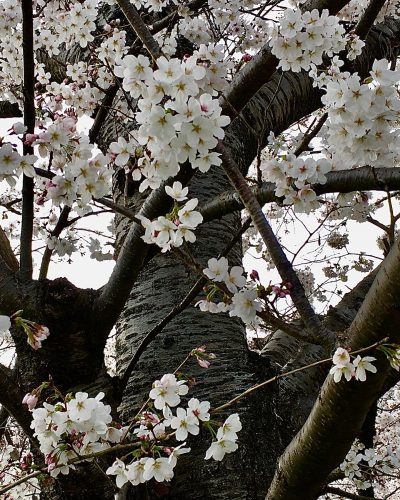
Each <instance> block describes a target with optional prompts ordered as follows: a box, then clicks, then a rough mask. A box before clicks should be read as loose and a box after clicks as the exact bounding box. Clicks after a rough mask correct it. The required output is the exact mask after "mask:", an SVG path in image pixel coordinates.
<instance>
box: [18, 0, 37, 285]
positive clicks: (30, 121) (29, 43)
mask: <svg viewBox="0 0 400 500" xmlns="http://www.w3.org/2000/svg"><path fill="white" fill-rule="evenodd" d="M22 32H23V35H22V37H23V38H22V47H23V57H24V84H23V90H24V124H25V125H26V127H27V133H29V134H33V133H34V129H35V88H34V85H35V62H34V53H33V6H32V1H31V0H22ZM23 153H24V155H28V154H33V148H32V146H27V145H25V144H24V146H23ZM33 186H34V181H33V179H32V178H31V177H27V176H26V175H24V176H23V181H22V221H21V239H20V242H21V244H20V248H21V258H20V272H21V278H22V279H23V280H29V279H31V278H32V270H33V264H32V235H33V218H34V211H33Z"/></svg>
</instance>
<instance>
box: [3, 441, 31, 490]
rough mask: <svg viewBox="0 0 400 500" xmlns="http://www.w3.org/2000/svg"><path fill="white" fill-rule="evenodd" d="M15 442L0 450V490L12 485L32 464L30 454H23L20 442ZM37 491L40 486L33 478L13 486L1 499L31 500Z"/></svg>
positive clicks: (22, 446)
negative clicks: (28, 499)
mask: <svg viewBox="0 0 400 500" xmlns="http://www.w3.org/2000/svg"><path fill="white" fill-rule="evenodd" d="M13 437H15V436H13ZM15 441H16V442H14V443H13V444H7V445H6V446H4V447H2V449H1V450H0V488H2V487H3V486H5V485H8V484H12V483H14V482H15V480H16V478H18V477H20V476H21V473H25V471H26V470H27V469H28V468H29V467H30V465H31V463H32V455H31V453H29V452H28V453H24V451H25V450H24V445H23V442H21V441H22V440H19V439H16V440H15ZM38 491H40V484H39V481H38V479H37V478H36V477H34V478H31V479H30V480H29V481H25V482H23V483H20V484H17V485H16V486H14V487H13V488H12V490H11V491H9V492H7V493H6V494H5V495H3V498H4V500H26V499H27V498H32V499H33V498H35V495H37V493H38Z"/></svg>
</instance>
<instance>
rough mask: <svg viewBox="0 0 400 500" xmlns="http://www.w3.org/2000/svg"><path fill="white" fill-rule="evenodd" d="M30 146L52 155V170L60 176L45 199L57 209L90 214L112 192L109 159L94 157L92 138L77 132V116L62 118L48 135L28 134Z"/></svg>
mask: <svg viewBox="0 0 400 500" xmlns="http://www.w3.org/2000/svg"><path fill="white" fill-rule="evenodd" d="M25 141H26V142H29V143H31V144H32V145H33V146H38V147H39V154H40V155H41V156H43V157H47V156H48V155H49V154H51V155H52V169H53V170H54V171H56V172H57V173H56V175H55V176H54V177H52V179H51V180H49V181H48V182H47V183H46V189H45V193H44V196H43V199H42V202H44V201H45V200H46V199H50V200H51V201H52V202H53V204H54V205H56V206H58V205H60V204H65V205H68V206H72V205H73V204H74V202H76V203H77V206H78V209H79V208H80V209H81V210H82V211H87V210H90V208H88V204H89V202H90V201H92V198H100V197H102V196H104V195H105V194H107V193H109V191H110V189H111V176H112V172H113V170H112V168H111V167H110V166H109V158H108V156H106V155H103V154H102V153H95V156H93V154H94V153H93V149H94V148H93V145H92V144H90V143H89V138H88V137H87V136H85V135H84V134H79V133H77V131H76V117H75V116H74V115H72V116H68V115H60V117H59V119H57V120H56V121H54V122H53V123H51V124H50V125H49V126H48V127H47V128H46V130H45V131H44V132H41V133H39V134H27V136H26V139H25Z"/></svg>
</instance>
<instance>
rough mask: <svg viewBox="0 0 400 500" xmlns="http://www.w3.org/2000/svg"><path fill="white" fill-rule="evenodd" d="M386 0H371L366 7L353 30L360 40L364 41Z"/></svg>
mask: <svg viewBox="0 0 400 500" xmlns="http://www.w3.org/2000/svg"><path fill="white" fill-rule="evenodd" d="M385 2H386V0H371V1H370V2H369V4H368V7H367V8H366V9H365V11H364V12H363V14H362V16H361V18H360V20H359V21H358V24H357V26H356V29H355V34H356V35H358V36H359V37H360V38H361V39H362V40H364V39H365V38H366V37H367V35H368V32H369V30H370V29H371V27H372V25H373V24H374V22H375V19H376V18H377V16H378V14H379V12H380V11H381V9H382V7H383V6H384V5H385Z"/></svg>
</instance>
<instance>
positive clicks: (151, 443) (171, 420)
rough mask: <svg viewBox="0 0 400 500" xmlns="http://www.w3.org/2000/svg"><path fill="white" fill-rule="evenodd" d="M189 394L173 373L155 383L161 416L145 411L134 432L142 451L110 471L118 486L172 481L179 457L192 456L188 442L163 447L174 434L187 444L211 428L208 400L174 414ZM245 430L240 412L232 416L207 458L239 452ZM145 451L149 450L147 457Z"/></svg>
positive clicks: (156, 404)
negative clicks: (201, 426)
mask: <svg viewBox="0 0 400 500" xmlns="http://www.w3.org/2000/svg"><path fill="white" fill-rule="evenodd" d="M188 391H189V387H188V386H187V385H186V382H185V381H183V380H177V378H176V376H175V375H174V374H172V373H167V374H165V375H163V376H162V377H161V379H160V380H156V381H155V382H154V384H153V388H152V389H151V391H150V393H149V397H150V399H151V400H152V401H153V402H154V403H153V404H154V408H155V409H156V410H159V411H161V414H158V413H155V412H152V411H148V410H146V411H143V412H142V414H141V415H140V417H139V418H138V423H139V426H138V427H137V428H136V429H135V430H134V431H133V433H134V435H135V436H136V437H137V438H139V439H140V440H141V441H142V446H141V452H137V453H135V454H134V459H133V460H132V461H131V462H130V463H128V464H126V463H125V462H123V461H122V460H119V459H116V460H115V461H114V463H113V464H112V466H111V467H109V468H108V470H107V474H110V475H115V476H116V484H117V486H118V487H121V486H123V485H124V484H125V483H127V482H128V481H129V482H130V483H131V484H132V485H134V486H136V485H138V484H140V483H144V482H146V481H149V480H150V479H153V478H154V479H155V480H156V481H158V482H163V481H170V480H171V479H172V478H173V476H174V468H175V466H176V464H177V459H178V457H179V456H180V455H182V454H184V453H189V452H190V451H191V449H190V448H184V446H185V444H186V442H183V443H182V444H180V445H178V446H171V445H170V444H169V442H168V444H165V445H163V440H164V439H166V437H167V435H168V434H169V433H171V432H172V433H173V435H174V436H175V439H176V440H177V441H180V442H182V441H186V439H187V438H188V437H189V435H193V436H197V435H198V434H199V432H200V425H205V426H206V427H210V426H211V423H210V413H209V410H210V403H209V402H208V401H199V400H198V399H195V398H191V399H190V400H189V401H188V403H187V407H186V408H182V407H178V408H176V413H175V414H174V410H173V408H175V407H177V406H178V405H179V404H180V403H181V396H185V395H186V394H187V393H188ZM241 428H242V424H241V422H240V419H239V416H238V415H237V414H236V413H235V414H233V415H230V416H229V417H228V418H227V419H226V420H225V422H224V423H223V424H222V426H220V427H219V428H218V431H217V434H216V440H215V441H213V442H212V444H211V446H210V447H209V448H208V450H207V452H206V456H205V459H206V460H208V459H209V458H214V459H215V460H218V461H220V460H222V459H223V458H224V456H225V454H227V453H232V452H234V451H236V449H237V447H238V445H237V443H236V441H237V433H238V432H239V431H240V430H241ZM214 435H215V432H214ZM144 450H147V454H146V455H145V456H143V451H144ZM153 451H154V453H153ZM162 454H163V455H164V456H163V455H162Z"/></svg>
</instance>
